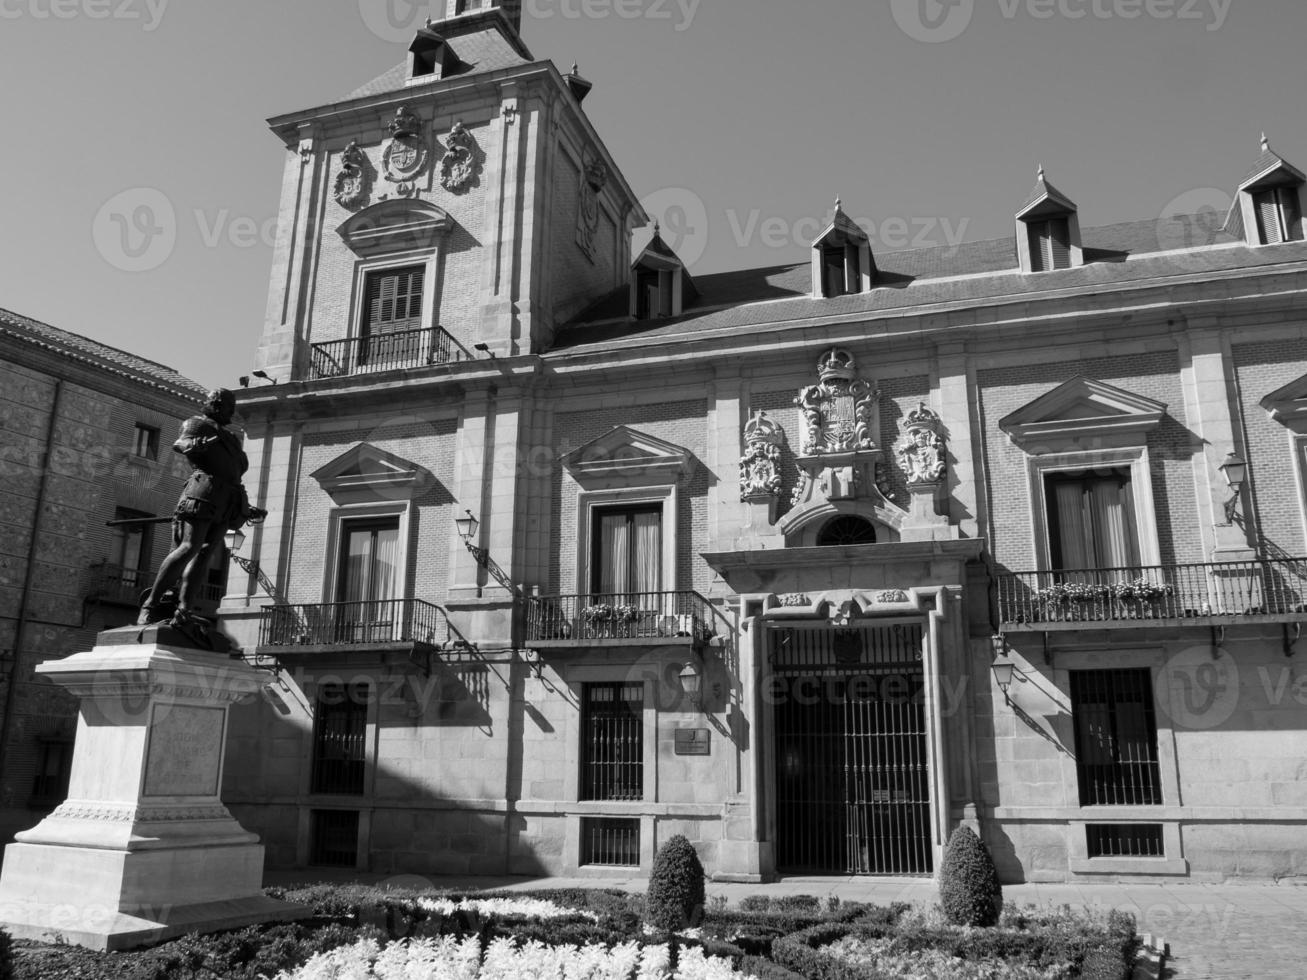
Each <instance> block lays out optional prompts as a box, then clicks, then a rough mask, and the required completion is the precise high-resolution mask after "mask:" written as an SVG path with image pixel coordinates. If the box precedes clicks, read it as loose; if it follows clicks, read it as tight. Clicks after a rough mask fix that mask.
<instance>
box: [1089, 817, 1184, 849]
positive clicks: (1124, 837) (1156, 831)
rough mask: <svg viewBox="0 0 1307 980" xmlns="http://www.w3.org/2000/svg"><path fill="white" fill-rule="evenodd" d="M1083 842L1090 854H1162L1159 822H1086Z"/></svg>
mask: <svg viewBox="0 0 1307 980" xmlns="http://www.w3.org/2000/svg"><path fill="white" fill-rule="evenodd" d="M1085 843H1086V845H1087V846H1088V851H1089V856H1090V857H1091V858H1097V857H1165V856H1166V849H1165V848H1164V847H1163V845H1162V827H1161V825H1160V824H1146V823H1114V824H1089V825H1088V826H1086V827H1085Z"/></svg>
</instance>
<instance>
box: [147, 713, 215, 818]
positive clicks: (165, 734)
mask: <svg viewBox="0 0 1307 980" xmlns="http://www.w3.org/2000/svg"><path fill="white" fill-rule="evenodd" d="M226 713H227V712H226V710H225V709H223V708H197V707H192V706H190V705H175V704H174V705H161V704H155V705H154V706H153V707H152V708H151V716H150V748H149V752H148V754H147V756H146V763H145V791H144V793H143V794H142V795H144V796H217V795H218V770H219V768H220V767H221V765H222V748H223V746H222V740H223V721H224V720H225V716H226Z"/></svg>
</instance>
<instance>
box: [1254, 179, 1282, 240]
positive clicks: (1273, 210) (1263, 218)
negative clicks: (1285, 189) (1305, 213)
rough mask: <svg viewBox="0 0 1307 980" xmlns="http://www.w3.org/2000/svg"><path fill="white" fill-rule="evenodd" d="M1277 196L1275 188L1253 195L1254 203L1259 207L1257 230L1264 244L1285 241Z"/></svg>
mask: <svg viewBox="0 0 1307 980" xmlns="http://www.w3.org/2000/svg"><path fill="white" fill-rule="evenodd" d="M1276 197H1277V195H1276V193H1275V191H1274V190H1269V191H1261V192H1260V193H1257V194H1254V195H1253V205H1254V207H1256V209H1257V230H1258V232H1259V233H1260V234H1261V237H1262V244H1263V245H1279V244H1280V243H1281V242H1282V241H1284V234H1283V233H1282V231H1281V230H1280V205H1279V201H1278V200H1276Z"/></svg>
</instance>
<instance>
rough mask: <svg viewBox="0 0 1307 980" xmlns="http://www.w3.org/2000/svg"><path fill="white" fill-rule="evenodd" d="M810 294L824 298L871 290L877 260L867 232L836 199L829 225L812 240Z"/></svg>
mask: <svg viewBox="0 0 1307 980" xmlns="http://www.w3.org/2000/svg"><path fill="white" fill-rule="evenodd" d="M812 251H813V254H812V295H813V296H815V297H822V298H825V299H833V298H835V297H837V296H848V295H851V294H854V293H866V292H870V291H871V287H872V284H873V283H874V281H875V278H876V262H875V258H874V257H873V255H872V253H871V241H870V239H868V238H867V233H866V232H865V231H863V230H862V229H861V228H859V227H858V225H857V224H856V223H855V222H854V221H853V220H852V219H851V218H850V217H849V216H848V215H847V214H845V213H844V204H843V202H842V201H840V200H838V199H837V200H836V201H835V215H834V217H833V218H832V220H831V223H830V225H829V226H828V227H827V228H826V230H825V231H823V232H822V233H821V234H820V235H818V236H817V240H816V241H815V242H813V243H812Z"/></svg>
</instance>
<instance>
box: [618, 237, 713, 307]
mask: <svg viewBox="0 0 1307 980" xmlns="http://www.w3.org/2000/svg"><path fill="white" fill-rule="evenodd" d="M698 298H699V291H698V290H697V289H695V286H694V280H693V279H691V278H690V274H689V273H688V272H687V271H686V269H685V265H684V264H683V263H682V262H681V260H680V259H679V258H678V257H677V255H676V253H675V252H673V251H672V250H671V249H670V248H669V247H668V246H667V243H666V242H664V241H663V238H662V232H661V230H660V229H659V227H658V226H657V225H654V235H653V238H652V239H651V240H650V242H649V244H648V245H647V246H646V247H645V250H644V251H643V252H641V253H640V257H639V258H638V259H636V260H635V264H634V265H632V266H631V316H632V317H634V318H635V319H637V320H656V319H658V318H659V317H668V316H680V315H681V313H682V312H684V310H685V307H686V306H687V305H689V304H690V303H692V302H694V300H696V299H698Z"/></svg>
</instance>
